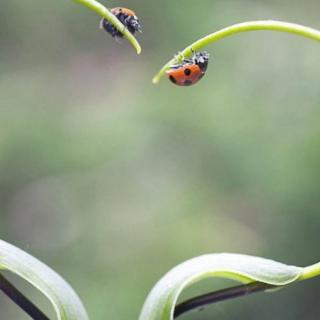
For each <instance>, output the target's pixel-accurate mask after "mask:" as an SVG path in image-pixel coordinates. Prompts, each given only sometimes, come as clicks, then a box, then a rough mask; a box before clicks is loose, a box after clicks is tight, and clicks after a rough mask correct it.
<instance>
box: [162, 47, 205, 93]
mask: <svg viewBox="0 0 320 320" xmlns="http://www.w3.org/2000/svg"><path fill="white" fill-rule="evenodd" d="M208 63H209V53H207V52H205V51H204V52H198V53H194V54H193V56H192V57H191V58H187V59H184V60H183V61H182V62H181V63H179V64H177V65H172V66H171V67H170V69H169V70H167V71H166V74H167V76H168V78H169V80H170V81H171V82H173V83H174V84H176V85H178V86H183V87H186V86H191V85H193V84H195V83H197V82H198V81H199V80H200V79H201V78H202V77H203V76H204V75H205V73H206V70H207V67H208Z"/></svg>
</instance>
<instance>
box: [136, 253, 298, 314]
mask: <svg viewBox="0 0 320 320" xmlns="http://www.w3.org/2000/svg"><path fill="white" fill-rule="evenodd" d="M302 271H303V268H299V267H295V266H288V265H285V264H282V263H279V262H275V261H272V260H268V259H263V258H259V257H253V256H247V255H241V254H228V253H220V254H210V255H204V256H200V257H197V258H194V259H191V260H188V261H186V262H184V263H182V264H180V265H178V266H176V267H175V268H173V269H172V270H171V271H169V272H168V273H167V274H166V275H165V276H164V277H163V278H162V279H161V280H160V281H159V282H158V283H157V284H156V285H155V287H154V288H153V289H152V291H151V292H150V294H149V296H148V298H147V300H146V302H145V304H144V306H143V309H142V312H141V314H140V318H139V320H172V319H173V314H174V308H175V305H176V303H177V300H178V297H179V295H180V294H181V292H182V291H183V289H185V288H186V287H187V286H189V285H191V284H193V283H195V282H198V281H200V280H203V279H205V278H209V277H222V278H228V279H234V280H238V281H240V282H244V283H250V282H255V281H259V282H263V283H266V284H271V285H275V286H284V285H286V284H289V283H291V282H293V281H295V280H297V279H298V278H299V277H300V275H301V273H302Z"/></svg>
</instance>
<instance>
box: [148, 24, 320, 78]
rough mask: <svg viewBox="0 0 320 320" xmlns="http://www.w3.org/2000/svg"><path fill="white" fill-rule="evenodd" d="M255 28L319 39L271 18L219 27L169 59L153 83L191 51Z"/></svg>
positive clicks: (305, 29)
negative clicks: (219, 28)
mask: <svg viewBox="0 0 320 320" xmlns="http://www.w3.org/2000/svg"><path fill="white" fill-rule="evenodd" d="M257 30H272V31H281V32H288V33H293V34H296V35H300V36H303V37H306V38H310V39H313V40H318V41H320V31H318V30H316V29H312V28H309V27H305V26H302V25H299V24H295V23H289V22H281V21H272V20H262V21H248V22H242V23H238V24H234V25H232V26H229V27H226V28H224V29H221V30H219V31H217V32H214V33H211V34H209V35H207V36H206V37H204V38H202V39H200V40H198V41H196V42H194V43H192V44H191V45H189V46H188V47H186V48H185V49H184V50H183V51H182V52H180V54H179V55H177V56H176V57H174V58H173V59H172V60H170V61H169V62H168V63H167V64H165V65H164V67H163V68H162V69H161V70H160V71H159V73H158V74H157V75H156V76H155V77H154V78H153V80H152V82H153V83H158V82H159V81H160V78H161V77H162V76H163V74H164V73H165V72H166V70H168V69H169V68H170V66H171V65H173V64H177V63H179V62H181V61H182V60H183V58H184V57H188V56H190V55H191V54H192V53H193V51H199V50H201V49H202V48H203V47H205V46H206V45H208V44H210V43H213V42H215V41H218V40H220V39H223V38H226V37H229V36H231V35H234V34H237V33H240V32H247V31H257Z"/></svg>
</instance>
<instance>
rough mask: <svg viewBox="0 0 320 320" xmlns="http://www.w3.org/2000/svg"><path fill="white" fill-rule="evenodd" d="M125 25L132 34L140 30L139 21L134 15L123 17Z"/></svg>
mask: <svg viewBox="0 0 320 320" xmlns="http://www.w3.org/2000/svg"><path fill="white" fill-rule="evenodd" d="M125 25H126V27H127V28H128V30H129V31H130V32H131V33H132V34H135V33H136V32H142V31H141V25H140V22H139V20H138V18H137V17H136V16H129V17H127V18H126V19H125Z"/></svg>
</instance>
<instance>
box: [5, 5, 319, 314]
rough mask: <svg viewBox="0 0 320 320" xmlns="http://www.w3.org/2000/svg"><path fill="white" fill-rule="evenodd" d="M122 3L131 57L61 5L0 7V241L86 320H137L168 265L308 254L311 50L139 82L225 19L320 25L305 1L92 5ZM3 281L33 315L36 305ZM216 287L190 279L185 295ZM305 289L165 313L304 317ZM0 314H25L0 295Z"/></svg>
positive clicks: (255, 55)
mask: <svg viewBox="0 0 320 320" xmlns="http://www.w3.org/2000/svg"><path fill="white" fill-rule="evenodd" d="M103 3H104V4H105V5H107V6H109V7H113V6H119V5H122V6H126V7H129V8H131V9H134V10H135V11H136V13H137V15H138V16H139V17H140V19H141V21H142V24H143V31H144V32H143V34H142V35H141V36H139V39H140V42H141V44H142V47H143V52H142V54H141V56H137V55H136V54H135V52H134V50H133V49H132V48H131V47H130V45H129V44H128V43H127V42H126V41H125V40H123V41H121V43H117V42H116V41H114V40H113V39H112V38H111V37H110V36H109V35H108V34H106V33H104V32H103V31H101V30H99V29H98V24H99V17H98V16H97V15H96V14H95V13H94V12H91V11H89V10H88V9H87V8H85V7H82V6H81V5H78V4H76V3H74V2H73V1H71V0H69V1H68V0H66V1H46V2H43V1H38V0H28V1H21V0H10V1H3V2H2V4H1V10H0V44H1V46H0V200H1V201H0V235H1V238H2V239H4V240H6V241H8V242H10V243H12V244H15V245H17V246H18V247H21V248H22V249H24V250H26V251H28V252H29V253H31V254H33V255H34V256H36V257H38V258H39V259H41V260H42V261H44V262H45V263H47V264H48V265H50V266H51V267H53V268H54V269H55V270H56V271H57V272H59V273H60V274H61V275H62V276H63V277H64V278H65V279H67V281H69V283H70V284H71V285H72V286H73V287H74V288H75V290H76V291H77V292H78V294H79V295H80V297H81V298H82V300H83V301H84V304H85V306H86V308H87V310H88V312H89V314H90V316H91V319H94V320H104V319H117V320H126V319H137V317H138V314H139V311H140V309H141V307H142V304H143V302H144V299H145V297H146V295H147V293H148V292H149V290H150V289H151V287H152V286H153V285H154V284H155V282H156V281H157V280H158V279H159V278H160V277H161V276H162V275H163V274H164V273H165V272H166V271H167V270H169V269H170V268H171V267H173V266H174V265H176V264H178V263H180V262H182V261H184V260H186V259H189V258H191V257H194V256H197V255H201V254H204V253H210V252H239V253H247V254H253V255H258V256H264V257H269V258H272V259H275V260H278V261H282V262H285V263H288V264H296V265H300V266H304V265H308V264H312V263H315V262H317V261H318V260H319V228H320V218H319V213H320V212H319V208H320V197H319V189H320V165H319V163H320V127H319V118H320V90H319V74H320V60H319V56H320V46H319V43H316V42H313V41H311V40H308V39H304V38H299V37H296V36H292V35H287V34H280V33H275V32H255V33H250V34H248V33H247V34H242V35H238V36H234V37H232V38H228V39H225V40H223V41H221V42H219V43H216V44H214V45H211V46H210V47H208V48H207V50H208V51H209V52H210V54H211V61H210V65H209V68H208V72H207V75H206V77H205V78H203V80H202V81H201V82H200V83H199V84H197V85H196V86H194V87H189V88H179V87H176V86H174V85H172V84H171V83H169V82H168V81H167V80H166V79H163V80H162V81H161V83H160V84H159V85H157V86H155V85H152V83H151V78H152V76H153V75H154V74H155V73H156V72H157V71H158V69H159V68H160V67H161V66H162V65H163V64H164V63H165V62H166V61H168V60H169V59H170V58H171V57H172V56H173V55H174V54H175V53H177V52H178V51H179V50H181V49H183V48H184V47H185V46H187V45H188V44H189V43H191V42H193V41H194V40H196V39H198V38H200V37H202V36H204V35H206V34H208V33H210V32H213V31H216V30H218V29H220V28H222V27H225V26H227V25H230V24H233V23H236V22H242V21H246V20H254V19H266V18H268V19H279V20H286V21H291V22H297V23H302V24H306V25H309V26H312V27H315V28H320V18H319V11H320V4H319V1H316V0H314V1H312V0H308V1H307V2H304V3H303V4H302V2H301V1H298V0H282V1H259V0H251V1H249V0H241V1H239V0H228V1H225V0H202V1H200V2H199V1H183V2H181V1H172V0H162V1H146V0H132V1H122V2H121V3H119V2H117V1H109V2H107V1H103ZM11 279H12V281H14V282H15V283H16V284H17V285H18V286H19V288H21V289H22V290H24V292H25V293H27V294H28V296H30V297H31V298H32V299H33V300H34V301H36V302H37V303H38V304H40V305H41V307H42V308H44V310H46V311H47V312H48V313H49V314H50V315H53V313H52V310H51V307H50V306H49V304H48V303H47V302H46V300H45V299H44V298H43V297H42V296H41V295H39V294H38V293H37V292H36V291H35V290H33V289H32V288H30V287H29V286H28V285H26V284H25V283H24V282H22V281H19V279H16V278H14V277H11ZM230 284H233V283H231V282H223V281H216V280H213V281H207V282H205V283H200V284H199V285H197V286H196V287H194V288H191V289H190V290H189V291H187V292H186V293H185V294H184V297H188V296H192V295H193V294H197V293H203V292H205V291H210V290H213V289H216V288H220V287H221V286H225V285H230ZM319 292H320V282H319V280H314V281H308V282H305V283H300V284H296V285H293V286H291V287H289V288H287V289H285V290H282V291H279V292H276V293H274V294H258V295H255V296H251V297H247V298H242V299H238V300H236V301H230V302H224V303H221V304H218V305H214V306H210V307H208V308H206V309H205V310H204V311H202V312H200V313H193V314H190V315H186V316H185V317H182V318H181V319H194V320H200V319H201V320H211V319H220V320H222V319H257V318H259V319H270V318H273V319H291V320H292V319H299V320H300V319H319V316H320V306H319V303H318V298H319ZM0 313H1V314H0V318H1V319H4V320H6V319H9V320H12V319H17V320H23V319H28V318H27V316H25V315H24V314H23V313H22V312H21V311H19V310H18V309H17V307H16V306H15V305H14V304H13V303H12V302H10V301H9V300H8V299H7V298H6V297H5V296H4V295H2V294H0Z"/></svg>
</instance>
